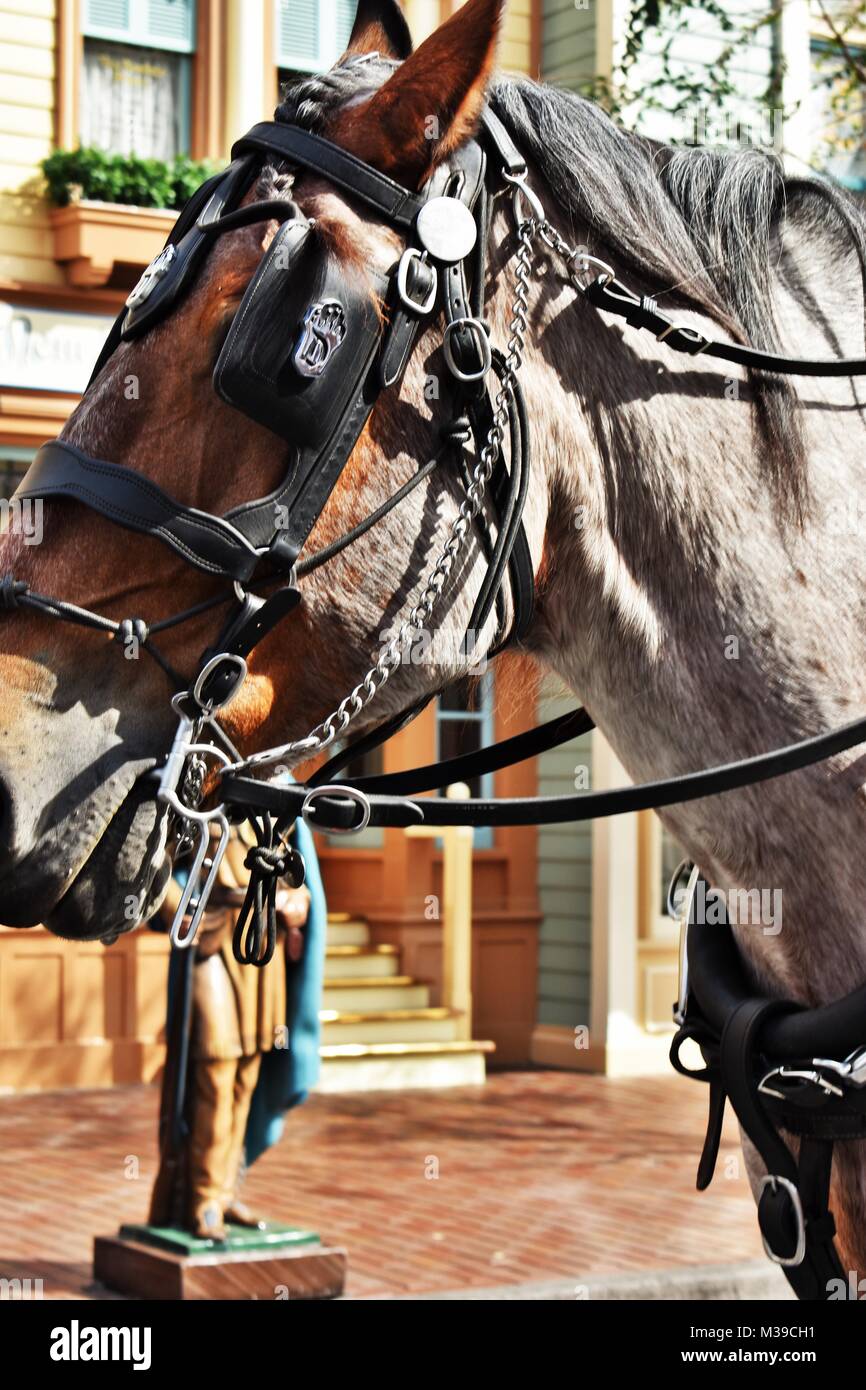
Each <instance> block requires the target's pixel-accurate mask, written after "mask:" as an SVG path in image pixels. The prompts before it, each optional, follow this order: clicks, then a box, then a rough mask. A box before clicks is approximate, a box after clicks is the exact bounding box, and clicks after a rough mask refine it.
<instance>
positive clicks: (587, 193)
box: [274, 59, 866, 522]
mask: <svg viewBox="0 0 866 1390" xmlns="http://www.w3.org/2000/svg"><path fill="white" fill-rule="evenodd" d="M394 66H395V64H393V63H392V62H390V61H389V60H385V59H380V60H373V61H370V62H365V63H363V64H361V65H351V64H349V65H347V66H340V67H337V68H334V69H333V70H332V71H331V72H328V73H324V74H321V75H316V76H313V77H309V78H304V79H302V80H300V81H299V82H297V83H294V84H292V85H291V86H289V87H288V88H287V89H286V90H285V92H284V93H283V100H282V101H281V103H280V105H279V106H278V107H277V110H276V112H275V113H274V115H275V119H276V120H278V121H288V122H296V123H297V124H299V125H303V126H305V127H306V128H307V129H309V130H313V131H319V132H321V131H322V130H323V129H324V128H325V127H326V126H327V121H328V116H329V114H330V113H331V112H332V111H333V110H335V109H336V107H338V106H339V105H341V104H342V103H343V102H344V101H346V100H348V99H349V98H357V97H358V96H361V95H363V94H364V93H365V92H367V91H369V92H372V91H373V90H375V88H377V87H378V86H380V85H381V83H382V82H383V81H384V80H385V79H386V78H387V76H388V75H389V74H390V73H391V72H392V71H393V68H394ZM490 103H491V106H492V107H493V109H494V110H495V111H496V113H497V115H498V116H499V117H500V118H501V120H502V121H503V123H504V124H505V126H506V128H507V129H508V131H509V133H510V134H511V136H512V138H513V139H514V140H515V142H516V143H517V145H518V147H519V148H520V149H521V151H522V152H523V153H524V154H525V155H526V156H527V158H528V159H530V160H531V162H532V163H533V164H534V166H535V167H536V169H537V170H538V172H539V174H540V175H541V176H542V178H543V179H544V180H545V181H546V183H547V185H548V187H549V188H550V190H551V192H552V194H553V196H554V198H555V199H556V201H557V203H558V205H559V207H560V209H561V210H562V211H563V212H564V213H565V214H566V215H567V217H568V218H569V220H570V221H571V223H572V224H573V225H574V226H575V227H576V228H577V229H579V230H578V232H577V236H578V239H579V240H583V239H584V238H586V237H587V236H589V238H590V250H593V249H595V250H597V251H598V252H600V253H601V254H602V255H609V256H610V257H612V258H613V260H614V262H615V267H616V269H617V270H618V271H621V272H624V273H625V272H629V271H630V272H632V273H633V274H635V275H637V276H640V277H641V278H642V279H643V280H645V281H648V282H649V283H650V285H651V286H652V289H653V293H654V294H655V296H656V297H657V298H660V299H662V300H663V301H665V300H666V301H667V304H668V305H669V306H673V305H676V304H679V305H680V306H685V307H690V308H695V309H698V310H700V311H702V312H704V313H706V314H708V315H709V316H710V317H711V318H713V319H714V320H715V321H716V322H717V323H718V324H720V325H721V326H722V327H723V328H724V329H726V330H727V332H728V333H729V334H730V335H731V337H732V338H733V339H734V340H735V341H739V342H743V343H751V344H752V345H754V346H758V347H761V348H764V349H766V350H767V351H769V352H773V351H780V350H781V347H782V345H781V342H780V336H779V329H778V324H777V322H776V315H775V311H774V302H773V289H774V270H775V266H776V263H777V261H778V259H779V256H780V251H781V232H782V229H783V226H784V224H785V222H786V220H788V221H790V220H791V219H792V218H793V217H794V216H795V215H796V217H797V218H798V219H799V224H800V225H801V226H802V229H803V231H804V232H805V233H806V234H807V235H811V236H814V237H823V238H824V239H825V242H826V241H827V240H828V239H829V240H830V242H831V243H832V244H833V251H834V253H838V252H839V251H840V250H842V249H843V248H844V249H847V250H850V249H851V247H852V246H853V248H854V250H855V253H856V255H857V257H858V260H859V264H860V268H861V275H862V277H863V284H864V300H866V213H864V210H863V209H862V208H861V207H860V206H859V205H858V203H857V202H856V200H855V199H854V198H852V197H850V196H849V195H847V194H846V193H844V192H843V191H841V190H840V189H837V188H836V187H835V186H834V185H832V184H830V183H828V182H826V181H824V180H822V179H818V178H815V179H808V178H789V177H786V175H785V172H784V168H783V166H782V161H781V160H780V159H779V158H778V157H777V156H776V155H775V154H772V153H768V152H766V151H764V150H758V149H752V148H748V149H739V150H722V151H719V150H713V149H707V148H705V147H695V148H686V147H676V146H669V145H663V144H661V143H659V142H658V141H654V140H649V139H647V138H646V137H643V136H640V135H636V134H634V133H633V132H630V131H627V130H624V129H623V128H622V127H620V126H617V125H616V124H615V123H614V122H613V121H612V120H611V119H610V117H609V116H608V115H607V113H606V112H604V111H603V110H602V109H601V108H600V107H598V106H596V105H594V104H593V103H592V102H590V101H587V100H586V99H585V98H583V97H580V96H578V95H577V94H576V93H574V92H570V91H568V90H566V89H563V88H560V87H551V86H547V85H544V84H541V83H537V82H533V81H531V80H530V79H528V78H517V77H500V78H499V79H498V80H497V82H496V83H495V84H494V86H493V88H492V90H491V93H490ZM593 241H595V242H597V244H596V245H595V248H594V247H593ZM663 307H664V305H663ZM750 386H751V390H752V393H753V399H754V403H755V406H756V425H757V429H758V431H759V434H760V442H761V445H762V450H761V452H762V455H763V457H764V459H765V464H766V467H767V469H768V472H769V476H770V482H771V484H772V486H773V487H774V490H775V492H776V496H777V499H778V502H779V506H780V515H781V516H782V517H785V516H787V517H789V518H791V519H793V520H796V521H799V522H802V519H803V517H804V515H805V511H806V507H807V502H808V478H807V459H806V452H805V447H804V441H803V436H802V431H801V429H800V424H799V412H798V398H797V393H796V390H795V388H794V386H793V385H792V383H791V381H790V380H788V379H786V378H783V377H773V376H769V375H767V374H766V373H762V372H756V373H754V374H752V377H751V383H750Z"/></svg>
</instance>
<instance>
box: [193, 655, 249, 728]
mask: <svg viewBox="0 0 866 1390" xmlns="http://www.w3.org/2000/svg"><path fill="white" fill-rule="evenodd" d="M223 662H225V664H226V665H227V666H237V668H238V674H237V679H236V680H235V682H234V684H233V685H232V686H230V687H229V690H228V692H227V694H225V695H224V696H223V698H222V699H221V700H209V701H208V702H207V703H205V701H204V700H203V699H202V690H203V689H204V686H205V682H206V681H207V679H208V677H209V676H210V675H212V674H213V672H214V671H216V670H218V669H219V667H220V666H221V665H222V664H223ZM246 678H247V663H246V661H245V660H244V658H243V657H242V656H239V655H238V653H237V652H218V653H217V655H216V656H212V657H211V659H210V661H207V662H205V664H204V666H202V668H201V670H200V671H199V673H198V675H197V676H196V678H195V684H194V685H193V688H192V690H191V691H190V695H191V697H192V699H193V700H194V701H195V703H196V704H197V705H198V707H199V709H200V710H202V711H203V712H204V713H206V714H210V713H212V712H213V710H215V709H222V708H223V706H224V705H227V704H228V702H229V700H231V699H233V698H234V696H235V695H236V694H237V692H238V690H239V689H240V687H241V686H242V685H243V683H244V681H245V680H246Z"/></svg>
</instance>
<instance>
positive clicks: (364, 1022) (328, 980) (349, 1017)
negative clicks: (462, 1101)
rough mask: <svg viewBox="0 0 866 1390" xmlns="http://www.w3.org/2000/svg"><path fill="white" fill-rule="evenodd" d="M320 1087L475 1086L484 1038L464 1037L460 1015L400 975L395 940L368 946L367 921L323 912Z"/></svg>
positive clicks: (486, 1048) (486, 1046)
mask: <svg viewBox="0 0 866 1390" xmlns="http://www.w3.org/2000/svg"><path fill="white" fill-rule="evenodd" d="M319 1017H320V1018H321V1021H322V1047H321V1056H322V1075H321V1078H320V1080H319V1085H318V1090H320V1091H402V1090H408V1089H410V1088H416V1087H444V1086H478V1085H481V1084H482V1083H483V1081H484V1077H485V1060H484V1059H485V1054H486V1053H488V1052H492V1051H493V1048H494V1044H493V1043H491V1042H471V1041H464V1040H463V1039H461V1038H460V1037H459V1036H458V1034H459V1032H460V1026H459V1025H460V1016H459V1015H458V1014H457V1013H455V1012H454V1011H453V1010H452V1009H447V1008H433V1007H431V1005H430V990H429V988H428V986H427V985H423V984H419V983H418V981H417V980H414V979H413V978H412V977H411V976H410V975H401V974H400V952H399V948H398V947H396V946H387V945H384V946H373V945H371V944H370V931H369V928H368V926H367V924H366V922H363V921H360V920H359V919H357V918H353V917H350V916H349V914H348V913H341V912H335V913H329V915H328V939H327V949H326V959H325V985H324V990H323V993H322V1008H321V1012H320V1015H319Z"/></svg>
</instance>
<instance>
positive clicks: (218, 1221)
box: [149, 822, 327, 1241]
mask: <svg viewBox="0 0 866 1390" xmlns="http://www.w3.org/2000/svg"><path fill="white" fill-rule="evenodd" d="M290 840H291V843H292V845H293V847H294V848H296V849H297V850H299V852H300V853H301V854H302V855H303V858H304V861H305V864H306V882H305V885H304V886H303V887H301V888H292V887H282V888H280V889H279V890H278V896H277V920H278V934H277V946H276V950H275V952H274V956H273V958H272V960H271V961H270V962H269V963H268V964H267V965H265V966H263V967H261V968H257V967H255V966H250V965H241V964H239V963H238V962H237V961H236V960H235V957H234V954H233V951H232V933H233V930H234V925H235V922H236V920H237V916H238V912H239V909H240V906H241V904H242V902H243V899H244V895H245V891H246V884H247V881H248V879H249V871H248V870H247V868H246V867H245V864H244V859H245V857H246V854H247V850H248V848H250V847H251V846H252V845H254V844H255V838H254V836H253V834H252V829H251V827H250V826H249V825H247V824H244V825H242V826H240V827H235V828H233V829H232V839H231V842H230V844H229V847H228V850H227V852H226V855H225V857H224V859H223V862H222V864H221V866H220V870H219V878H218V882H217V886H216V887H215V889H214V892H213V895H212V897H211V900H210V905H209V908H208V910H207V912H206V913H205V914H204V917H203V919H202V922H201V925H200V927H199V931H198V937H197V940H196V943H195V945H194V946H193V947H191V948H190V949H188V950H182V951H181V950H174V951H172V957H171V963H170V970H169V1009H168V1046H167V1054H166V1066H165V1072H164V1076H163V1087H162V1098H161V1106H160V1167H159V1172H158V1175H157V1179H156V1182H155V1184H154V1190H153V1196H152V1199H151V1209H150V1216H149V1224H150V1225H151V1226H153V1227H166V1226H174V1227H181V1228H182V1229H184V1230H186V1231H188V1232H189V1233H190V1234H192V1235H193V1236H195V1237H197V1238H199V1239H207V1240H213V1241H222V1240H225V1239H226V1236H227V1227H231V1226H235V1227H238V1226H239V1227H245V1228H253V1229H259V1230H265V1229H266V1223H265V1222H263V1221H262V1220H260V1219H259V1218H258V1217H257V1216H255V1215H254V1214H253V1213H251V1212H250V1211H249V1209H248V1208H247V1206H246V1205H245V1203H244V1202H243V1201H242V1200H241V1197H240V1193H239V1190H240V1185H241V1182H242V1178H243V1175H244V1172H245V1170H246V1168H247V1167H248V1165H249V1164H250V1163H252V1162H253V1161H254V1160H255V1158H257V1157H258V1156H259V1154H261V1153H262V1152H263V1151H264V1150H265V1149H266V1148H268V1147H270V1145H271V1144H272V1143H274V1142H275V1141H276V1140H277V1139H278V1138H279V1136H280V1134H281V1132H282V1127H283V1117H284V1114H285V1112H286V1110H287V1109H289V1108H291V1107H292V1106H294V1105H297V1104H300V1103H301V1102H302V1101H303V1100H304V1099H305V1098H306V1095H307V1093H308V1091H309V1090H310V1088H311V1086H313V1085H314V1084H315V1081H316V1079H317V1077H318V1070H319V1019H318V1013H319V1006H320V1001H321V989H322V976H323V972H324V955H325V931H326V915H327V914H326V908H325V899H324V891H323V888H322V882H321V877H320V875H319V870H318V862H317V859H316V853H315V849H314V846H313V840H312V835H311V834H310V832H309V830H308V828H307V826H306V825H304V824H303V823H302V822H299V823H298V824H297V825H296V826H295V827H294V829H293V831H292V834H291V836H290ZM181 876H182V875H181V874H180V873H179V875H178V877H181ZM181 891H182V884H181V883H179V882H178V879H177V878H175V879H172V881H171V884H170V891H169V893H168V895H167V897H166V900H165V903H164V905H163V908H162V913H161V918H162V926H163V928H164V929H167V928H168V925H169V924H170V922H171V920H172V918H173V916H174V911H175V909H176V907H177V904H178V902H179V900H180V895H181Z"/></svg>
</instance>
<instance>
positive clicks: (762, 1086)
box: [758, 1058, 845, 1100]
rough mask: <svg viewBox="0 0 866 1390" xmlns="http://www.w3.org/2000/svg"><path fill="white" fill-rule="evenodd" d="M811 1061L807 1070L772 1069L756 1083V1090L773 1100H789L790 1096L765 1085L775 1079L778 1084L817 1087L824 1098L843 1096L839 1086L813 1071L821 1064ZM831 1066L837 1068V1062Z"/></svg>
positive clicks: (814, 1060) (790, 1068)
mask: <svg viewBox="0 0 866 1390" xmlns="http://www.w3.org/2000/svg"><path fill="white" fill-rule="evenodd" d="M812 1061H813V1066H812V1068H810V1069H808V1070H807V1069H806V1068H800V1067H785V1066H779V1067H773V1068H772V1069H771V1070H770V1071H768V1072H767V1074H766V1076H762V1077H761V1080H760V1081H759V1082H758V1090H759V1091H760V1092H761V1095H764V1096H772V1097H773V1098H774V1100H790V1099H791V1097H790V1095H786V1093H785V1092H784V1091H776V1090H774V1089H773V1087H772V1086H768V1085H767V1082H768V1081H772V1079H773V1078H774V1077H776V1078H778V1080H779V1081H780V1082H782V1081H803V1082H805V1083H806V1085H808V1086H818V1087H819V1088H820V1089H821V1090H822V1091H823V1092H824V1094H825V1096H844V1094H845V1092H844V1091H843V1089H842V1087H841V1086H834V1085H833V1082H832V1081H828V1080H827V1078H826V1076H822V1075H821V1073H820V1072H819V1071H817V1070H815V1068H816V1067H818V1066H820V1065H823V1063H820V1062H819V1061H818V1059H817V1058H813V1059H812ZM831 1065H835V1066H836V1067H838V1065H839V1064H838V1062H837V1063H835V1064H831Z"/></svg>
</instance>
